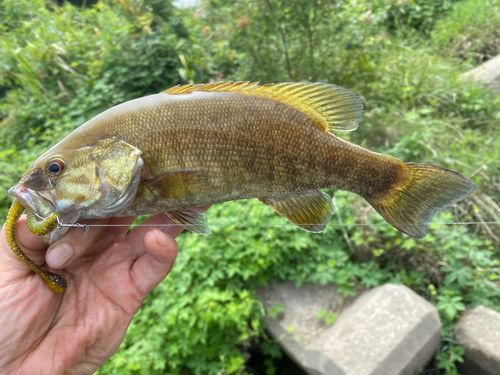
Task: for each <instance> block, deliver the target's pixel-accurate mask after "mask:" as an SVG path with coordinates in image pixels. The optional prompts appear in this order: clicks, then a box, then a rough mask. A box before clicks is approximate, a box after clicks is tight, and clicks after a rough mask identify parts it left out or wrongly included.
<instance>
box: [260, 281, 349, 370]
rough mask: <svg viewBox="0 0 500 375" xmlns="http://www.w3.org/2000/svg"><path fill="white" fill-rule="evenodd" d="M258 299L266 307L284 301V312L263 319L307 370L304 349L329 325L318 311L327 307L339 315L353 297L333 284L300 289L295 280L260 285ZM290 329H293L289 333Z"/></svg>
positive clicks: (276, 337)
mask: <svg viewBox="0 0 500 375" xmlns="http://www.w3.org/2000/svg"><path fill="white" fill-rule="evenodd" d="M257 298H258V299H259V300H260V301H262V303H263V304H264V307H265V308H266V309H267V310H269V309H270V308H271V307H273V306H274V305H276V304H277V303H281V304H283V309H284V311H283V312H282V313H280V314H279V315H278V317H277V318H276V319H272V318H269V317H266V318H265V319H264V320H265V321H266V323H267V326H268V331H269V332H270V333H271V335H272V336H273V337H274V338H275V339H277V340H279V344H280V345H281V348H282V349H283V350H284V351H285V352H286V353H287V354H288V356H289V357H290V358H292V359H293V360H294V361H295V362H296V363H297V364H299V365H300V366H301V367H302V368H304V369H306V367H307V364H306V363H305V362H306V358H307V356H308V353H306V352H305V349H306V348H307V346H308V345H309V344H311V342H312V341H313V340H314V339H315V338H316V337H318V336H319V335H320V334H321V333H322V332H323V331H324V330H325V329H327V328H329V326H327V325H326V323H325V322H324V320H322V319H318V318H317V317H316V316H317V314H318V312H319V311H321V310H326V311H327V313H328V314H331V313H334V314H338V313H339V312H340V311H341V309H342V308H343V307H344V306H345V305H348V304H349V302H352V301H353V299H354V298H353V297H349V298H345V297H343V296H342V295H341V294H340V293H338V292H337V286H336V285H335V284H333V283H328V284H326V285H318V284H313V283H304V284H302V285H301V286H300V288H297V287H296V286H295V284H294V283H293V282H286V283H282V284H277V283H276V282H274V281H272V282H271V284H270V286H269V287H261V288H258V289H257ZM290 327H292V328H290ZM291 329H293V332H290V330H291ZM309 370H310V371H308V373H309V374H314V375H316V374H319V373H317V372H314V369H309ZM306 371H307V369H306Z"/></svg>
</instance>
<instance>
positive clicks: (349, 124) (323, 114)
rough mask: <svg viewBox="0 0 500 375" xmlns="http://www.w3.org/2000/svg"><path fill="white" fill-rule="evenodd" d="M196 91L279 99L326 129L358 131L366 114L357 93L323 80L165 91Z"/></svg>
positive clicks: (226, 84)
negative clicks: (360, 122)
mask: <svg viewBox="0 0 500 375" xmlns="http://www.w3.org/2000/svg"><path fill="white" fill-rule="evenodd" d="M194 92H233V93H239V94H244V95H254V96H259V97H265V98H269V99H272V100H276V101H279V102H281V103H283V104H286V105H289V106H291V107H294V108H297V109H299V110H300V111H302V112H305V113H306V114H308V115H309V116H311V117H312V118H313V119H314V120H315V122H316V123H317V124H318V126H319V128H320V129H321V130H323V131H325V132H327V131H329V130H340V131H350V130H355V129H356V128H357V127H358V124H359V121H360V120H361V117H362V116H363V104H362V103H361V100H360V99H359V98H358V97H357V96H356V95H354V94H353V93H352V92H351V91H349V90H346V89H344V88H343V87H340V86H337V85H333V84H330V83H321V82H295V83H293V82H285V83H276V84H272V83H270V84H267V85H262V86H259V84H258V82H250V81H247V82H215V83H207V84H192V85H184V86H174V87H172V88H170V89H168V90H166V91H163V94H169V95H185V94H191V93H194Z"/></svg>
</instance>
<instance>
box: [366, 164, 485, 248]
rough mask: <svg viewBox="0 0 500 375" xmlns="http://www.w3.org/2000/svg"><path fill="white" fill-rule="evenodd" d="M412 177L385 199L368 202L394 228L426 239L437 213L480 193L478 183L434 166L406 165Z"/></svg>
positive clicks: (391, 191) (369, 200) (388, 193)
mask: <svg viewBox="0 0 500 375" xmlns="http://www.w3.org/2000/svg"><path fill="white" fill-rule="evenodd" d="M406 165H407V167H408V168H409V172H410V173H409V177H408V178H407V179H406V181H405V182H404V183H402V184H400V185H399V186H397V187H393V188H392V189H390V190H389V191H388V192H387V193H386V194H384V195H383V196H382V197H379V198H377V199H368V202H369V203H370V204H371V205H372V207H373V208H374V209H375V210H376V211H377V212H378V213H379V214H380V215H382V217H383V218H384V219H385V220H386V221H387V222H388V223H389V224H391V225H392V226H394V227H395V228H397V229H399V230H400V231H402V232H404V233H406V234H407V235H409V236H412V237H415V238H423V237H425V234H426V232H427V225H428V224H429V222H430V221H431V220H432V217H433V216H434V214H435V213H436V212H438V211H441V210H443V209H445V208H447V207H449V206H451V205H452V204H454V203H457V202H459V201H461V200H463V199H465V198H467V197H468V196H469V195H471V194H472V193H473V192H474V191H475V190H476V184H475V183H474V182H472V181H471V180H469V179H467V178H465V177H464V176H462V175H461V174H459V173H456V172H453V171H450V170H448V169H445V168H441V167H436V166H434V165H430V164H413V163H406Z"/></svg>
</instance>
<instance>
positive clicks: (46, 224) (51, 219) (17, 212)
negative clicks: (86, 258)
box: [5, 199, 67, 293]
mask: <svg viewBox="0 0 500 375" xmlns="http://www.w3.org/2000/svg"><path fill="white" fill-rule="evenodd" d="M25 210H26V223H27V224H28V228H29V230H30V231H31V232H32V233H34V234H36V235H39V236H43V235H46V234H48V233H50V232H52V231H53V230H54V229H55V228H56V227H57V225H58V215H57V214H56V213H53V214H52V215H50V216H48V217H47V218H45V219H44V220H42V221H40V222H39V221H38V220H37V219H36V216H35V214H34V213H33V211H32V210H31V209H29V208H28V209H26V207H24V206H23V205H22V203H21V202H19V201H18V200H17V199H15V200H14V202H13V203H12V206H11V207H10V210H9V213H8V214H7V220H6V221H5V236H6V237H7V243H8V244H9V246H10V248H11V249H12V251H13V252H14V254H16V255H17V257H18V258H19V259H20V260H21V261H22V262H23V263H24V264H26V265H27V266H28V267H29V268H31V269H32V270H33V271H34V272H35V273H36V274H37V275H38V276H40V277H41V278H42V280H43V281H44V282H45V284H47V286H48V287H49V289H50V290H52V291H53V292H54V293H63V292H64V291H65V290H66V287H67V283H66V279H64V277H63V276H61V275H58V274H55V273H52V272H49V271H45V270H44V269H42V268H40V267H39V266H38V265H37V264H36V263H34V262H33V261H32V260H31V259H30V258H28V256H26V254H24V252H23V251H22V250H21V248H20V247H19V244H18V243H17V240H16V226H17V222H18V220H19V218H20V217H21V215H22V213H23V212H24V211H25Z"/></svg>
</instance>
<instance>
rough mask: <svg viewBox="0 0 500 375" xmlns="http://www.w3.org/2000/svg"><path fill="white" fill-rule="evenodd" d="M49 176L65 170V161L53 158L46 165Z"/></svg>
mask: <svg viewBox="0 0 500 375" xmlns="http://www.w3.org/2000/svg"><path fill="white" fill-rule="evenodd" d="M45 169H46V171H47V174H48V175H49V176H57V175H58V174H60V173H61V172H62V171H63V170H64V162H63V161H62V160H59V159H58V160H52V161H49V162H48V163H47V166H46V167H45Z"/></svg>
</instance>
